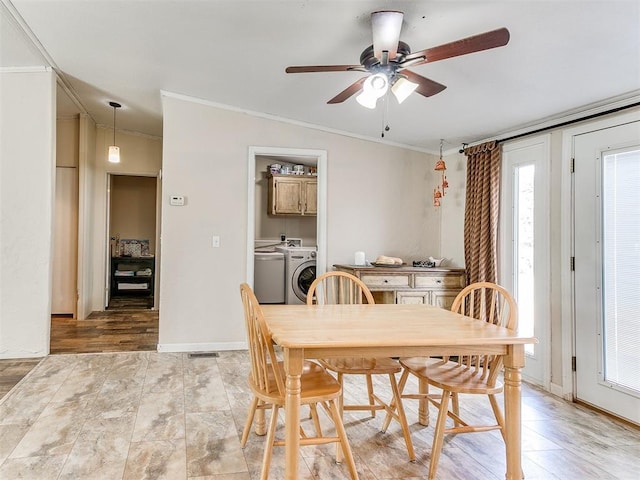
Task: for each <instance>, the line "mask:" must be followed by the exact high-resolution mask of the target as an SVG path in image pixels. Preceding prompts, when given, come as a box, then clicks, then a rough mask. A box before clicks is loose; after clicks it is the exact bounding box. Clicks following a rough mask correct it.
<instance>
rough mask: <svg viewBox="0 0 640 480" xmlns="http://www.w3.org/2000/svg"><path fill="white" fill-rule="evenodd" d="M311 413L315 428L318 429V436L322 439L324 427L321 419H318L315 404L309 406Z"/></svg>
mask: <svg viewBox="0 0 640 480" xmlns="http://www.w3.org/2000/svg"><path fill="white" fill-rule="evenodd" d="M309 412H310V416H311V419H312V420H313V426H314V428H315V429H316V436H318V437H322V436H323V435H322V427H321V426H320V419H319V418H318V408H317V405H316V404H315V403H311V404H309Z"/></svg>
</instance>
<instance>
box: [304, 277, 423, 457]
mask: <svg viewBox="0 0 640 480" xmlns="http://www.w3.org/2000/svg"><path fill="white" fill-rule="evenodd" d="M362 303H367V304H374V303H375V301H374V299H373V295H372V294H371V291H369V288H368V287H367V286H366V285H365V284H364V282H362V280H360V279H359V278H357V277H355V276H354V275H351V274H350V273H346V272H338V271H334V272H327V273H325V274H323V275H321V276H319V277H318V278H316V279H315V280H314V282H313V283H312V284H311V286H310V287H309V291H308V293H307V305H327V304H329V305H332V304H362ZM318 361H319V362H320V364H321V365H322V366H323V367H325V368H326V369H327V370H330V371H332V372H335V373H336V374H337V377H338V382H339V383H340V385H342V386H343V392H344V384H343V376H344V375H364V377H365V379H366V384H367V395H368V399H369V403H368V404H366V405H362V404H349V405H345V404H344V394H343V395H342V396H341V398H340V412H341V413H342V412H343V411H344V410H362V411H369V412H371V416H373V417H375V415H376V411H377V410H385V411H386V412H387V418H389V419H392V418H393V419H395V420H397V421H398V423H400V426H401V428H402V434H403V436H404V440H405V443H406V445H407V453H408V454H409V460H411V461H412V462H413V461H415V458H416V457H415V453H414V450H413V443H412V441H411V433H410V431H409V425H408V424H407V419H406V416H405V413H404V409H403V406H402V403H401V402H399V401H397V400H399V399H400V390H399V389H398V383H397V381H396V376H395V374H396V373H400V372H401V371H402V367H401V366H400V364H399V363H398V362H397V361H396V360H393V359H392V358H388V357H382V358H361V357H341V358H326V359H319V360H318ZM373 375H387V376H388V377H389V383H390V384H391V392H392V395H393V397H392V401H391V403H390V404H389V403H387V402H385V401H383V400H382V399H381V398H380V397H379V396H378V395H376V393H375V392H374V390H373V379H372V376H373ZM391 405H394V407H391ZM395 405H397V406H398V407H399V408H396V407H395ZM389 423H390V422H386V423H385V425H384V427H383V429H382V432H386V430H387V428H388V427H389Z"/></svg>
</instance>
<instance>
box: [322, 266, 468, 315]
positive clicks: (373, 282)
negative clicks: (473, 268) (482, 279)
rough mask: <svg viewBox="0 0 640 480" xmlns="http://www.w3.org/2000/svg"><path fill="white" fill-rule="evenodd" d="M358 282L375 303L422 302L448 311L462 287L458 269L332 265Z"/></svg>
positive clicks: (462, 275)
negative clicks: (365, 286) (363, 286)
mask: <svg viewBox="0 0 640 480" xmlns="http://www.w3.org/2000/svg"><path fill="white" fill-rule="evenodd" d="M333 267H334V268H335V269H336V270H340V271H343V272H347V273H350V274H352V275H355V276H356V277H358V278H359V279H360V280H362V281H363V282H364V283H365V285H367V287H369V290H371V293H373V296H374V298H375V300H376V303H404V304H407V303H426V304H429V305H435V306H438V307H442V308H446V309H449V308H451V304H452V303H453V300H454V299H455V298H456V295H458V292H460V290H462V289H463V288H464V287H465V285H466V273H465V270H464V269H462V268H423V267H410V266H404V265H403V266H401V267H374V266H355V265H334V266H333Z"/></svg>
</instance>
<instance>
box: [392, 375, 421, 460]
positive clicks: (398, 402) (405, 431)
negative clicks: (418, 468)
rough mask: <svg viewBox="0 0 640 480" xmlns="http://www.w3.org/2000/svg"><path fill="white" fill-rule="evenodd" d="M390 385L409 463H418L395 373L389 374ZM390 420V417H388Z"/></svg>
mask: <svg viewBox="0 0 640 480" xmlns="http://www.w3.org/2000/svg"><path fill="white" fill-rule="evenodd" d="M389 383H391V391H392V392H393V400H392V402H393V403H394V406H395V408H396V409H397V411H398V422H400V426H401V427H402V435H403V436H404V443H405V444H406V445H407V453H408V454H409V461H410V462H415V461H416V454H415V452H414V450H413V441H412V440H411V432H410V431H409V425H408V424H407V417H406V415H405V413H404V405H403V404H402V397H401V396H400V389H399V388H398V384H397V383H396V376H395V375H394V374H393V373H390V374H389ZM387 418H389V415H387Z"/></svg>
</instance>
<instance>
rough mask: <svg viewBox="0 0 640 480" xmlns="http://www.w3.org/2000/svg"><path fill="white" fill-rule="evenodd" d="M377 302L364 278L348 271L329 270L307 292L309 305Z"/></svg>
mask: <svg viewBox="0 0 640 480" xmlns="http://www.w3.org/2000/svg"><path fill="white" fill-rule="evenodd" d="M361 303H370V304H373V303H375V301H374V299H373V295H372V294H371V292H370V291H369V288H368V287H367V286H366V285H365V284H364V282H363V281H362V280H360V279H359V278H358V277H355V276H354V275H351V274H350V273H347V272H339V271H335V272H327V273H324V274H322V275H320V276H319V277H318V278H316V279H315V280H314V281H313V283H312V284H311V286H310V287H309V292H308V293H307V305H338V304H361Z"/></svg>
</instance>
